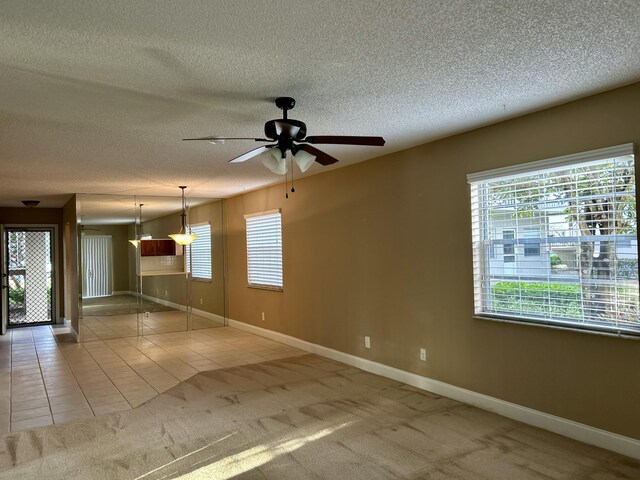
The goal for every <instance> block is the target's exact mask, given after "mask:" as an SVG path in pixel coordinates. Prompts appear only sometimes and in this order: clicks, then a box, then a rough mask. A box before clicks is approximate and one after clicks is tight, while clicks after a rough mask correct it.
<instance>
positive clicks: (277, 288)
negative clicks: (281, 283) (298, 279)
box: [247, 284, 284, 292]
mask: <svg viewBox="0 0 640 480" xmlns="http://www.w3.org/2000/svg"><path fill="white" fill-rule="evenodd" d="M247 287H249V288H255V289H257V290H271V291H272V292H283V291H284V290H283V288H282V287H271V286H269V285H251V284H249V285H247Z"/></svg>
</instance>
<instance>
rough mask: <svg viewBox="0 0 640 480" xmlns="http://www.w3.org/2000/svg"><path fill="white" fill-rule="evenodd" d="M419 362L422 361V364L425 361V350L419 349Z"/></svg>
mask: <svg viewBox="0 0 640 480" xmlns="http://www.w3.org/2000/svg"><path fill="white" fill-rule="evenodd" d="M420 360H422V361H423V362H426V361H427V349H426V348H421V349H420Z"/></svg>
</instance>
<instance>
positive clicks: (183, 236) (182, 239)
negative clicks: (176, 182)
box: [169, 186, 198, 245]
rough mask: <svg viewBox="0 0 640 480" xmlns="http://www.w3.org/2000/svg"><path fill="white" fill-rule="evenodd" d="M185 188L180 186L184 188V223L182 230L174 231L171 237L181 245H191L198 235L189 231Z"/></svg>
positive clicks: (182, 216) (182, 218)
mask: <svg viewBox="0 0 640 480" xmlns="http://www.w3.org/2000/svg"><path fill="white" fill-rule="evenodd" d="M185 188H187V187H183V186H181V187H180V190H182V213H180V219H181V221H182V225H181V227H180V231H179V232H178V233H172V234H171V235H169V237H171V238H172V239H173V240H174V241H175V242H176V243H177V244H179V245H189V244H190V243H191V242H193V241H194V240H195V239H196V238H198V236H197V235H195V234H193V233H189V231H188V229H187V204H186V202H185V199H184V189H185Z"/></svg>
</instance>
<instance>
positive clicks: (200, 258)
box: [185, 223, 212, 280]
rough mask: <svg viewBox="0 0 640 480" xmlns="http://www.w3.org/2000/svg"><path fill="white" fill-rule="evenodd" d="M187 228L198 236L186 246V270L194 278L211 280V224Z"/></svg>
mask: <svg viewBox="0 0 640 480" xmlns="http://www.w3.org/2000/svg"><path fill="white" fill-rule="evenodd" d="M189 229H190V231H191V233H195V234H196V235H197V236H198V238H196V239H195V240H194V241H193V242H191V244H190V245H189V246H188V247H187V248H186V259H185V260H186V262H187V272H191V278H192V279H194V280H211V279H212V273H211V270H212V265H211V225H209V224H208V223H202V224H200V225H191V226H190V227H189ZM192 270H193V271H192Z"/></svg>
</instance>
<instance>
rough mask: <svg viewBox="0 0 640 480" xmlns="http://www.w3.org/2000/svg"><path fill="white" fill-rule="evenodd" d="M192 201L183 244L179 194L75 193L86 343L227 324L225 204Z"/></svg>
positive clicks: (81, 329)
mask: <svg viewBox="0 0 640 480" xmlns="http://www.w3.org/2000/svg"><path fill="white" fill-rule="evenodd" d="M186 203H187V208H186V212H185V213H186V214H187V216H186V223H187V227H188V229H190V231H192V232H193V233H195V234H196V235H197V238H196V239H195V240H194V241H193V243H192V244H191V245H188V246H182V245H179V244H177V243H176V242H175V241H174V240H172V239H171V238H170V237H169V235H170V234H175V233H178V232H180V230H181V227H182V225H181V223H182V222H181V216H180V214H181V210H182V204H181V199H180V198H179V197H153V196H124V195H86V194H81V195H77V212H78V232H79V239H78V247H79V253H78V263H79V272H78V273H79V282H78V283H79V289H80V295H79V302H80V305H79V311H80V322H79V335H80V340H81V341H83V342H84V341H90V340H97V339H100V340H109V339H117V338H129V337H135V336H141V335H145V336H147V335H162V334H169V333H175V332H186V331H189V330H196V329H207V328H217V327H220V326H224V325H225V323H226V309H225V281H224V277H225V268H224V245H223V235H222V224H223V223H222V201H221V200H218V199H204V198H192V199H189V198H188V199H187V202H186Z"/></svg>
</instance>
